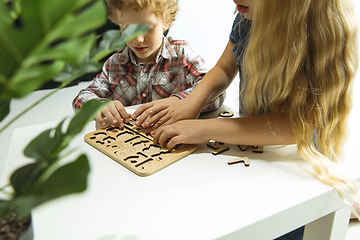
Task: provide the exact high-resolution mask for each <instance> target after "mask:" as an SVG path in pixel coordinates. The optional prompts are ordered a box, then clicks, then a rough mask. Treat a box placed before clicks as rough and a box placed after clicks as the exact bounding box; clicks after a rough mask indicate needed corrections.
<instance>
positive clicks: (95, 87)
mask: <svg viewBox="0 0 360 240" xmlns="http://www.w3.org/2000/svg"><path fill="white" fill-rule="evenodd" d="M108 70H109V59H108V60H107V61H106V62H105V64H104V66H103V68H102V72H101V73H100V74H98V75H97V76H96V77H95V78H94V80H93V81H92V83H91V84H90V85H89V86H88V87H87V88H85V89H82V90H80V92H79V93H78V95H77V96H76V97H75V98H74V100H73V102H72V107H73V109H74V111H76V110H77V109H79V108H81V107H82V106H83V105H84V104H85V102H87V101H89V100H91V99H108V98H110V97H111V96H112V92H111V90H110V86H109V85H110V84H109V78H108V76H109V75H108Z"/></svg>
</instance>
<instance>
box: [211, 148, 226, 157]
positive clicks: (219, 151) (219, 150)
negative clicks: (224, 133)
mask: <svg viewBox="0 0 360 240" xmlns="http://www.w3.org/2000/svg"><path fill="white" fill-rule="evenodd" d="M227 150H229V147H228V146H223V147H221V148H218V149H216V150H214V151H212V154H213V155H218V154H219V153H222V152H225V151H227Z"/></svg>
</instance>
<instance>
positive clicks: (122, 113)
mask: <svg viewBox="0 0 360 240" xmlns="http://www.w3.org/2000/svg"><path fill="white" fill-rule="evenodd" d="M115 108H116V112H118V113H119V115H120V118H119V119H118V120H119V121H120V120H121V121H122V120H123V121H124V122H125V123H128V122H129V114H128V113H127V112H126V110H125V108H124V106H123V105H122V104H121V102H119V101H117V102H115Z"/></svg>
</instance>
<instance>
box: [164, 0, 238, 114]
mask: <svg viewBox="0 0 360 240" xmlns="http://www.w3.org/2000/svg"><path fill="white" fill-rule="evenodd" d="M179 6H180V12H179V15H178V18H177V19H176V20H175V22H174V23H173V25H172V27H171V28H170V31H169V34H168V36H171V37H173V38H174V39H181V40H187V41H189V42H190V44H191V46H192V48H193V49H194V51H195V52H197V53H198V54H199V55H200V56H201V57H202V58H204V59H205V61H206V64H207V67H208V68H209V69H211V68H212V67H213V66H214V65H215V64H216V62H217V60H218V59H219V58H220V56H221V54H222V52H223V50H224V49H225V46H226V44H227V43H228V41H229V35H230V31H231V27H232V23H233V21H234V18H235V16H236V15H235V14H234V12H235V4H234V2H233V1H232V0H179ZM238 82H239V78H238V77H236V78H235V80H234V81H233V83H232V85H231V87H229V88H228V90H227V91H226V92H227V97H226V100H225V104H226V105H227V106H229V107H232V108H233V109H235V110H238V107H237V106H238V100H237V96H238V88H239V87H238V85H239V84H238Z"/></svg>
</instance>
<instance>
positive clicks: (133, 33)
mask: <svg viewBox="0 0 360 240" xmlns="http://www.w3.org/2000/svg"><path fill="white" fill-rule="evenodd" d="M149 29H150V24H131V25H129V26H128V27H127V28H126V29H125V31H124V32H123V33H122V34H121V31H120V30H109V31H107V32H106V33H105V34H104V35H103V38H102V40H101V42H100V43H99V47H98V48H97V49H95V50H94V49H93V50H92V56H93V57H92V58H93V59H94V61H96V62H98V61H100V60H101V59H102V58H104V57H106V56H107V55H109V54H110V53H112V52H116V51H120V50H121V49H123V48H124V47H125V46H126V43H127V42H128V41H130V40H131V39H133V38H135V37H137V36H138V35H141V34H144V33H147V32H148V31H149Z"/></svg>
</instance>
